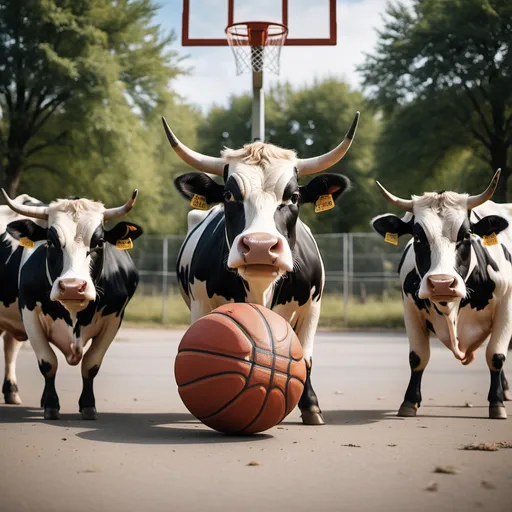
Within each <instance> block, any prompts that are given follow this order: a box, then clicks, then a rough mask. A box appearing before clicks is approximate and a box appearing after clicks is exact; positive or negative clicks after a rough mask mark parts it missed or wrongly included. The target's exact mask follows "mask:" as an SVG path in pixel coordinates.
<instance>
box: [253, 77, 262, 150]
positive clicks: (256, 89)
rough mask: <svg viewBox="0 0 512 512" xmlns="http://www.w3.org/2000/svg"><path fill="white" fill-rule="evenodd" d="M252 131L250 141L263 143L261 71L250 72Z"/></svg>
mask: <svg viewBox="0 0 512 512" xmlns="http://www.w3.org/2000/svg"><path fill="white" fill-rule="evenodd" d="M251 124H252V129H251V139H252V141H255V140H256V139H259V140H260V141H261V142H265V92H264V91H263V71H253V72H252V123H251Z"/></svg>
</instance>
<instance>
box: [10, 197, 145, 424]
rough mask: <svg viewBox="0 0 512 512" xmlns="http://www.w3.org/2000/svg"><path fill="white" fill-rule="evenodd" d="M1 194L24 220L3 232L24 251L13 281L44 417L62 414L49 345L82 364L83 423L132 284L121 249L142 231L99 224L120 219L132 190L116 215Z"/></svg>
mask: <svg viewBox="0 0 512 512" xmlns="http://www.w3.org/2000/svg"><path fill="white" fill-rule="evenodd" d="M2 191H3V190H2ZM3 193H4V197H5V199H6V201H7V204H8V206H9V207H10V208H11V209H12V210H13V211H14V212H16V213H18V214H20V215H22V216H24V217H23V218H20V219H18V220H14V221H12V222H10V223H9V224H8V225H7V228H6V230H7V233H8V234H9V236H10V237H11V238H13V239H14V240H17V241H21V243H22V245H23V246H24V247H23V252H22V253H21V254H19V255H18V260H19V261H18V263H17V265H18V267H19V272H16V271H15V272H14V273H13V275H15V276H16V277H17V278H18V274H19V278H18V283H19V292H18V297H19V299H18V301H19V310H20V312H21V319H22V322H23V328H24V332H25V333H26V336H28V338H29V340H30V343H31V345H32V348H33V349H34V352H35V354H36V357H37V361H38V364H39V370H40V371H41V373H42V374H43V376H44V379H45V386H44V392H43V395H42V398H41V407H43V408H44V417H45V419H58V418H59V410H60V405H59V397H58V395H57V392H56V389H55V376H56V373H57V357H56V355H55V352H54V351H53V349H52V347H51V345H50V343H51V344H53V345H54V346H56V347H57V348H58V349H59V350H60V351H61V352H62V353H63V354H64V355H65V357H66V361H67V362H68V364H70V365H77V364H78V363H80V361H82V367H81V368H82V381H83V386H82V394H81V395H80V399H79V409H80V411H81V414H82V418H83V419H96V417H97V413H96V404H95V397H94V392H93V382H94V378H95V377H96V375H97V373H98V371H99V369H100V366H101V363H102V360H103V357H104V355H105V353H106V351H107V349H108V347H109V345H110V343H111V342H112V340H113V339H114V337H115V335H116V333H117V330H118V329H119V327H120V325H121V322H122V319H123V315H124V311H125V308H126V305H127V304H128V302H129V300H130V299H131V297H132V296H133V294H134V293H135V290H136V288H137V284H138V272H137V269H136V268H135V265H134V264H133V261H132V259H131V257H130V255H129V254H128V253H127V252H126V251H125V250H124V249H126V248H129V247H130V246H132V241H133V240H135V239H136V238H138V237H139V236H140V235H141V234H142V228H140V227H139V226H137V225H135V224H133V223H131V222H119V223H118V224H117V225H115V226H114V227H112V228H111V229H108V230H107V229H105V227H104V222H106V221H108V220H110V219H114V218H116V217H120V216H123V215H126V214H127V213H128V212H129V211H130V210H131V209H132V208H133V205H134V204H135V200H136V197H137V191H136V190H135V191H134V193H133V195H132V197H131V198H130V200H129V201H128V202H127V203H126V204H125V205H123V206H120V207H117V208H105V207H104V206H103V204H101V203H99V202H95V201H90V200H88V199H58V200H56V201H54V202H52V203H50V204H49V205H48V206H34V205H27V204H23V203H22V202H20V201H16V200H12V199H10V198H9V196H8V195H7V194H6V193H5V191H3ZM27 217H28V218H27ZM32 219H34V220H32ZM41 223H42V224H43V225H41ZM116 247H118V248H120V249H123V250H117V249H116ZM89 341H90V342H91V343H90V346H89V347H88V349H87V351H86V352H85V355H84V352H83V351H84V348H85V347H86V345H87V344H88V343H89Z"/></svg>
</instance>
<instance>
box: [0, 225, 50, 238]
mask: <svg viewBox="0 0 512 512" xmlns="http://www.w3.org/2000/svg"><path fill="white" fill-rule="evenodd" d="M6 229H7V233H9V235H11V236H12V237H13V238H14V239H15V240H19V239H20V238H28V239H29V240H31V241H32V242H39V241H41V240H46V238H47V233H48V230H47V229H46V228H42V227H41V226H38V225H37V224H36V223H35V222H32V221H31V220H30V219H21V220H14V221H12V222H9V224H7V228H6Z"/></svg>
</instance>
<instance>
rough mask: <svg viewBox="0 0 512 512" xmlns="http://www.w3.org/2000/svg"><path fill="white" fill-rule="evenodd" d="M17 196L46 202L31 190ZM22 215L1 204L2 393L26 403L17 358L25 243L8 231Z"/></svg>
mask: <svg viewBox="0 0 512 512" xmlns="http://www.w3.org/2000/svg"><path fill="white" fill-rule="evenodd" d="M15 200H16V202H17V203H20V204H24V205H28V206H30V205H32V206H42V205H43V203H41V202H40V201H39V200H37V199H35V198H33V197H30V196H28V195H27V194H21V195H19V196H18V197H16V199H15ZM22 218H24V217H23V216H21V215H19V214H17V213H16V212H13V211H12V210H11V209H10V208H9V207H8V206H4V205H2V206H0V334H3V339H4V360H5V376H4V381H3V385H2V394H3V395H4V400H5V403H6V404H21V403H22V401H21V397H20V395H19V389H18V381H17V378H16V358H17V356H18V352H19V350H20V348H21V343H22V342H23V341H26V340H27V333H26V332H25V328H24V327H23V322H22V320H21V315H20V311H19V308H18V274H19V269H20V262H21V255H22V253H23V247H21V246H20V244H19V242H18V240H16V239H15V238H13V237H12V236H11V235H9V233H8V232H7V225H8V224H9V223H10V222H14V221H16V220H20V219H22ZM36 222H37V223H38V224H39V225H40V226H42V227H46V221H43V220H40V219H38V220H37V221H36Z"/></svg>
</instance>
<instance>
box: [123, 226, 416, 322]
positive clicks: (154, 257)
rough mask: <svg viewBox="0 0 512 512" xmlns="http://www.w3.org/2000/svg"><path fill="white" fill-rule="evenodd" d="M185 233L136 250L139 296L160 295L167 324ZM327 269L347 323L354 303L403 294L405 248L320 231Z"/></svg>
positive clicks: (373, 237) (145, 240) (369, 236)
mask: <svg viewBox="0 0 512 512" xmlns="http://www.w3.org/2000/svg"><path fill="white" fill-rule="evenodd" d="M184 238H185V236H178V235H169V236H163V237H162V236H143V237H141V238H139V239H138V240H137V243H136V244H134V248H133V250H132V251H131V254H132V257H133V259H134V262H135V264H136V265H137V268H138V269H139V273H140V285H139V288H138V290H137V295H142V296H152V297H159V298H161V301H162V322H165V311H166V301H167V300H168V299H169V297H170V296H172V295H175V294H179V289H178V282H177V278H176V259H177V257H178V253H179V250H180V247H181V244H182V243H183V240H184ZM315 240H316V242H317V244H318V247H319V249H320V253H321V255H322V258H323V261H324V265H325V271H326V285H325V294H333V295H337V296H341V297H343V299H344V300H343V302H344V323H345V325H346V324H347V322H348V320H347V314H348V309H347V308H348V304H349V302H350V301H360V302H361V303H364V302H366V300H368V298H370V297H371V298H377V299H380V300H387V299H391V298H397V297H399V296H400V285H399V280H398V275H397V267H398V263H399V261H400V257H401V255H402V250H403V248H404V246H405V243H406V242H405V241H400V243H399V246H398V247H396V246H394V245H390V244H387V243H385V242H384V240H383V239H382V238H381V237H380V236H379V235H377V234H376V233H333V234H325V235H316V236H315Z"/></svg>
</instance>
